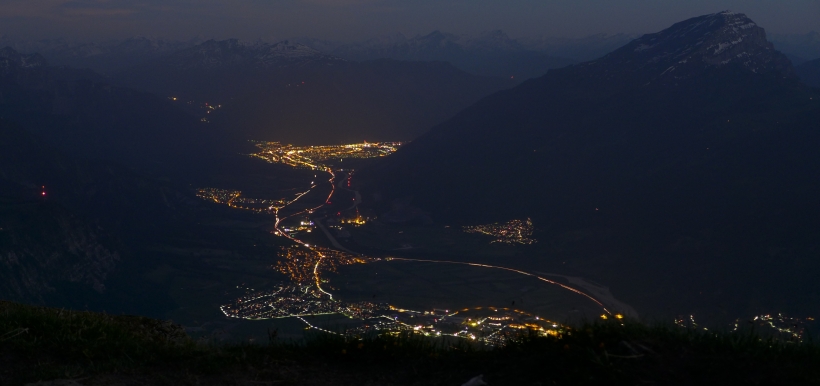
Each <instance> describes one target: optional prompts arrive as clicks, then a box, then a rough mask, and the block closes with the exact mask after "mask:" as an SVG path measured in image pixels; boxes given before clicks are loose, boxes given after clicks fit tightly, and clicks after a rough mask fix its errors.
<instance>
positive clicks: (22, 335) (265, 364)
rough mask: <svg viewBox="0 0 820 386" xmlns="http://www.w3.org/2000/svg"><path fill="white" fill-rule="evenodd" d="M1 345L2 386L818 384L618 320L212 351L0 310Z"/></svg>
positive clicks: (780, 348) (739, 347)
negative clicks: (465, 335)
mask: <svg viewBox="0 0 820 386" xmlns="http://www.w3.org/2000/svg"><path fill="white" fill-rule="evenodd" d="M0 342H2V344H0V361H2V363H3V366H0V384H3V385H25V384H39V385H57V384H59V385H112V384H113V385H148V384H150V385H164V384H167V385H172V384H173V385H180V384H182V385H185V384H197V385H201V384H204V385H259V384H263V385H274V384H275V385H461V384H463V383H465V382H467V381H468V380H469V379H471V378H473V377H475V376H477V375H479V374H483V375H484V380H485V381H486V382H487V384H489V385H596V384H609V385H612V384H616V385H619V384H646V385H655V384H657V385H684V384H686V385H690V384H748V385H797V384H820V366H816V364H817V363H818V361H820V347H818V346H817V345H815V344H812V343H788V342H785V343H784V342H776V341H771V340H765V339H761V338H759V337H757V336H756V335H754V334H753V333H749V332H745V333H712V332H709V333H706V332H697V331H693V330H687V329H683V328H678V327H646V326H643V325H638V324H630V323H627V324H626V325H622V324H620V323H617V322H613V323H599V324H590V325H584V326H580V327H578V328H573V329H568V330H567V331H566V332H565V333H564V334H562V335H560V336H557V337H549V338H525V339H522V340H521V341H520V342H517V343H512V344H509V345H508V346H506V347H504V348H497V349H487V348H479V347H471V346H467V345H464V344H458V343H456V344H454V345H451V346H445V345H442V344H435V343H432V342H430V341H426V340H423V339H421V338H418V337H416V336H412V335H407V336H400V337H378V338H365V339H352V340H348V341H345V340H343V339H341V338H332V337H328V335H309V337H308V338H307V339H306V340H305V341H304V342H301V343H293V342H281V341H278V340H276V339H275V336H272V339H271V341H270V342H265V343H263V344H233V345H226V344H219V345H214V344H209V343H203V342H195V341H193V340H192V339H190V338H188V337H187V336H186V335H185V333H184V332H183V331H182V330H181V329H180V328H179V327H178V326H176V325H174V324H173V323H170V322H163V321H158V320H153V319H148V318H144V317H137V316H110V315H105V314H97V313H90V312H77V311H67V310H57V309H49V308H39V307H32V306H26V305H21V304H16V303H8V302H0ZM55 380H59V381H55Z"/></svg>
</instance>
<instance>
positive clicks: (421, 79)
mask: <svg viewBox="0 0 820 386" xmlns="http://www.w3.org/2000/svg"><path fill="white" fill-rule="evenodd" d="M113 79H116V80H117V81H118V82H119V83H120V84H123V85H125V86H127V87H134V88H139V89H143V90H146V91H149V92H153V93H156V94H158V95H165V96H173V97H178V98H179V99H180V100H191V99H192V100H194V101H200V102H210V103H212V104H219V105H222V111H220V112H219V114H218V115H219V116H221V118H220V117H219V116H217V115H214V116H213V118H212V119H211V120H212V121H213V122H214V123H215V126H220V125H221V126H223V127H225V128H226V130H229V131H230V136H231V137H232V138H234V139H237V140H242V141H247V140H251V139H265V140H279V141H286V142H294V143H301V144H317V141H320V143H337V142H339V141H362V140H371V141H378V140H408V139H412V138H414V137H415V136H416V135H418V134H420V132H419V130H420V128H423V127H429V126H431V125H433V124H436V123H438V122H441V121H443V120H445V119H447V118H449V117H450V116H452V115H453V114H455V113H456V112H457V111H459V110H460V109H462V108H464V107H466V106H469V105H470V104H472V103H474V102H475V101H477V100H478V99H480V98H481V97H483V96H486V95H489V94H491V93H492V92H495V91H498V90H501V89H503V88H506V87H510V86H512V85H514V84H515V82H514V81H513V80H509V79H499V78H489V77H479V76H475V75H470V74H467V73H465V72H463V71H460V70H458V69H456V68H454V67H453V66H451V65H449V64H446V63H441V62H436V63H423V62H401V61H392V60H379V61H370V62H363V63H359V62H351V61H346V60H343V59H339V58H337V57H334V56H329V55H325V54H322V53H320V52H318V51H316V50H313V49H311V48H308V47H307V46H304V45H301V44H290V43H288V42H280V43H277V44H273V45H269V44H243V43H241V42H239V41H236V40H225V41H208V42H205V43H203V44H201V45H198V46H195V47H192V48H190V49H186V50H182V51H179V52H177V53H175V54H173V55H170V56H167V57H165V58H163V59H161V60H158V61H155V62H153V63H152V64H150V65H145V66H138V67H135V68H132V69H131V70H129V71H127V72H123V73H122V74H120V75H118V76H116V77H114V78H113Z"/></svg>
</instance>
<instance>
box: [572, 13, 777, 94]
mask: <svg viewBox="0 0 820 386" xmlns="http://www.w3.org/2000/svg"><path fill="white" fill-rule="evenodd" d="M726 66H736V67H739V68H743V69H745V70H746V71H749V72H752V73H769V72H775V71H776V72H780V73H783V74H784V75H786V76H789V75H792V74H793V70H792V68H791V63H790V61H789V60H788V59H787V58H786V56H785V55H783V54H781V53H780V52H778V51H776V50H775V49H774V45H772V43H770V42H769V41H768V40H766V32H765V31H764V30H763V28H761V27H759V26H758V25H757V24H756V23H755V22H753V21H752V20H751V19H749V18H748V17H746V15H744V14H742V13H735V12H730V11H724V12H720V13H715V14H711V15H705V16H700V17H696V18H692V19H689V20H686V21H682V22H680V23H677V24H674V25H673V26H671V27H670V28H667V29H665V30H663V31H661V32H658V33H654V34H647V35H644V36H642V37H641V38H638V39H635V40H633V41H632V42H630V43H629V44H627V45H625V46H624V47H622V48H620V49H618V50H615V51H613V52H612V53H610V54H608V55H606V56H604V57H603V58H601V59H599V60H596V61H592V62H588V63H584V64H582V65H579V66H578V67H581V68H584V69H583V71H585V72H597V75H598V76H599V77H603V78H616V77H623V76H640V77H643V78H649V79H647V80H648V81H662V82H674V81H676V80H680V79H684V78H691V77H694V76H697V75H700V74H703V73H704V72H706V71H709V70H712V69H715V68H720V67H726ZM594 69H597V71H595V70H594Z"/></svg>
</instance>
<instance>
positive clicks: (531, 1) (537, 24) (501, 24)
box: [0, 0, 820, 40]
mask: <svg viewBox="0 0 820 386" xmlns="http://www.w3.org/2000/svg"><path fill="white" fill-rule="evenodd" d="M724 9H731V10H733V11H737V12H744V13H746V14H747V15H748V16H749V17H751V18H752V19H753V20H755V21H757V22H758V23H759V24H760V25H761V26H763V27H765V28H767V30H768V31H769V32H770V33H776V34H784V33H805V32H808V31H811V30H820V1H818V0H686V1H681V0H618V1H611V0H549V1H545V0H503V1H502V0H413V1H407V0H37V1H32V0H3V1H2V2H0V26H2V27H0V35H2V34H5V35H10V36H13V37H16V38H23V39H33V38H55V37H62V38H69V39H94V40H100V39H102V38H106V37H111V38H122V37H127V36H133V35H148V36H159V37H167V38H175V39H186V38H190V37H193V36H199V35H202V36H204V37H214V38H229V37H237V38H240V39H258V38H262V39H265V40H269V39H272V40H275V39H278V38H286V37H292V36H310V37H317V38H325V39H361V38H368V37H374V36H380V35H386V34H393V33H396V32H402V33H404V34H408V35H415V34H418V33H429V32H430V31H431V30H434V29H440V30H444V31H450V32H454V33H479V32H482V31H487V30H493V29H502V30H504V31H506V32H508V33H509V34H510V35H511V36H525V35H526V36H531V35H544V36H562V37H579V36H584V35H589V34H594V33H601V32H603V33H620V32H626V33H647V32H652V31H657V30H659V29H661V28H665V27H667V26H668V25H670V24H672V23H673V22H677V21H680V20H683V19H687V18H690V17H694V16H698V15H702V14H708V13H714V12H718V11H721V10H724Z"/></svg>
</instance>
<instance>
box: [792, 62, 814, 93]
mask: <svg viewBox="0 0 820 386" xmlns="http://www.w3.org/2000/svg"><path fill="white" fill-rule="evenodd" d="M795 70H796V71H797V75H799V76H800V80H802V81H803V83H805V84H807V85H809V86H811V87H820V59H815V60H812V61H809V62H806V63H803V64H801V65H799V66H797V68H795Z"/></svg>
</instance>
